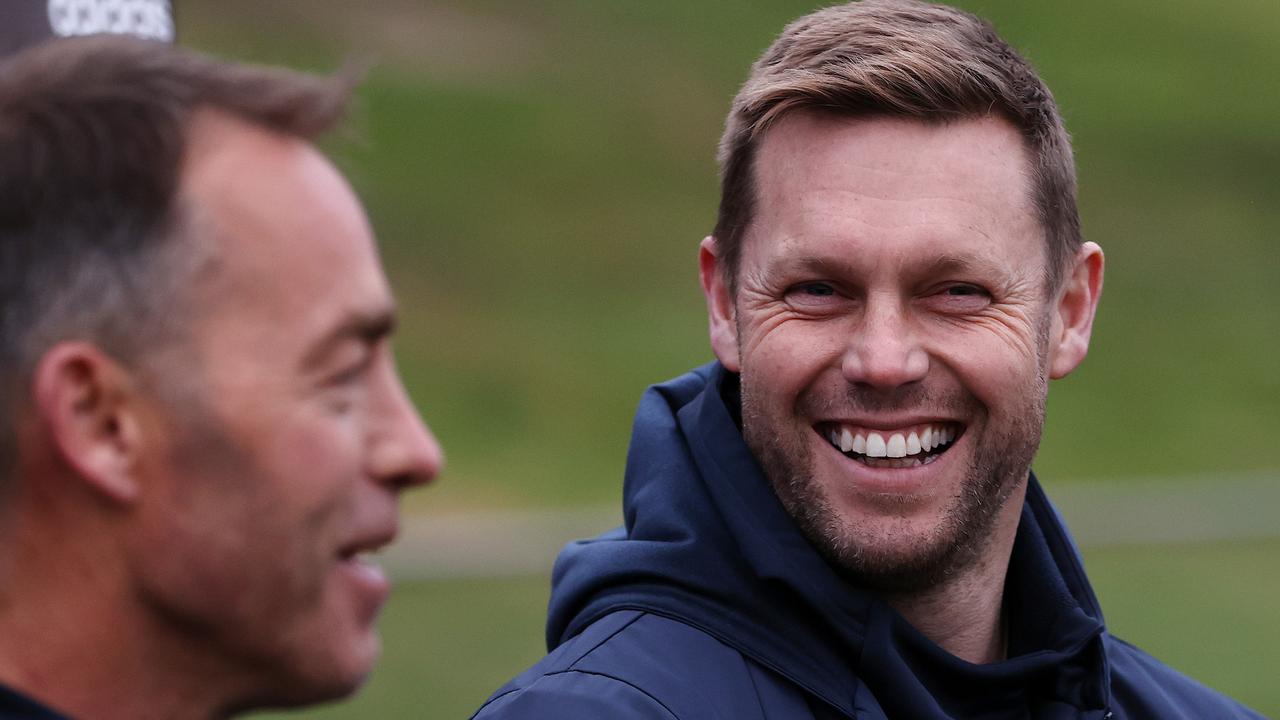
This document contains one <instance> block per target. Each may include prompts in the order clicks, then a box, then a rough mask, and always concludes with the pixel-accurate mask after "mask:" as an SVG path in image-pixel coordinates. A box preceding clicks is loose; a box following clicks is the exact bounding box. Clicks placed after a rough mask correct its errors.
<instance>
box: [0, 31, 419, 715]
mask: <svg viewBox="0 0 1280 720" xmlns="http://www.w3.org/2000/svg"><path fill="white" fill-rule="evenodd" d="M350 87H351V80H350V78H346V77H341V76H340V77H336V78H330V79H322V78H315V77H310V76H305V75H300V74H296V73H291V72H287V71H283V70H269V69H265V68H257V67H250V66H244V65H232V64H224V63H219V62H216V61H213V60H211V59H208V58H204V57H202V56H199V55H195V54H192V53H189V52H185V51H180V50H176V49H173V48H172V47H170V46H168V45H165V44H162V43H157V42H149V41H143V40H136V39H124V38H111V37H96V38H87V39H75V40H58V41H53V42H49V43H46V44H44V45H42V46H40V47H38V48H35V49H31V50H27V51H25V52H24V53H22V54H19V55H18V56H15V57H14V58H13V59H11V60H9V61H8V62H6V63H5V64H4V65H2V66H0V256H2V257H3V262H2V263H0V307H2V308H3V312H2V313H0V333H2V335H3V344H2V345H0V372H2V379H3V383H2V384H0V402H3V406H4V413H3V415H0V463H2V466H3V475H2V477H3V482H2V484H0V536H3V542H0V718H59V717H75V718H103V719H107V720H110V719H112V718H129V719H131V720H134V719H137V718H215V717H225V716H228V715H232V714H235V713H237V712H241V711H244V710H247V709H249V708H253V707H261V706H287V705H299V704H306V703H311V702H316V701H319V700H325V699H330V698H336V697H340V696H343V695H346V694H348V693H350V692H352V691H353V690H355V689H356V688H357V687H358V686H359V684H360V683H361V682H362V681H363V679H364V678H365V677H366V676H367V675H368V673H369V671H370V669H371V667H372V664H373V661H374V659H375V658H376V656H377V651H378V639H377V635H376V633H375V629H374V621H375V618H376V617H377V615H378V611H379V609H380V607H381V606H382V604H383V602H384V601H385V600H386V597H387V593H388V582H387V579H386V577H385V575H384V574H383V573H382V572H381V570H379V569H378V567H377V565H376V564H375V563H373V562H371V561H370V560H369V558H368V555H369V554H370V553H373V552H376V551H377V550H379V549H380V548H381V547H383V546H384V545H386V544H387V543H389V542H390V541H391V540H392V538H393V537H394V536H395V534H396V526H397V498H398V496H399V494H400V492H401V491H403V490H405V489H407V488H409V487H412V486H415V485H419V484H422V483H425V482H427V481H429V480H431V479H432V478H433V477H434V476H435V475H436V474H437V472H438V471H439V469H440V465H441V462H442V458H441V453H440V449H439V447H438V445H437V443H436V441H435V439H434V438H433V437H432V436H431V434H430V432H429V431H428V430H427V428H426V426H425V425H424V424H423V422H422V420H421V418H420V417H419V416H418V414H417V412H416V411H415V409H414V408H413V406H412V405H411V404H410V402H409V399H408V397H407V396H406V394H405V392H404V389H403V388H402V386H401V384H400V380H399V378H398V376H397V374H396V371H395V368H394V366H393V362H392V355H391V351H390V348H389V341H390V333H391V330H392V327H393V325H394V307H393V302H392V297H391V294H390V291H389V288H388V286H387V282H386V279H385V278H384V276H383V273H382V270H381V267H380V265H379V262H378V258H377V251H376V247H375V244H374V240H373V237H372V234H371V232H370V228H369V224H368V222H367V220H366V218H365V216H364V212H363V210H362V209H361V206H360V203H359V201H358V200H357V199H356V197H355V195H354V194H353V193H352V191H351V188H350V187H349V186H348V185H347V183H346V182H345V181H344V180H343V178H342V176H341V175H340V174H339V173H338V172H337V170H335V169H334V167H333V166H332V165H331V164H330V163H329V162H328V161H327V160H326V159H325V158H324V157H323V156H322V155H321V154H320V153H319V152H318V151H317V150H316V149H315V147H314V146H313V145H312V144H311V139H312V138H313V137H314V136H316V135H317V134H319V133H321V132H323V131H324V130H326V129H327V128H328V127H330V126H331V125H333V124H334V123H335V122H336V121H337V120H338V118H339V116H340V114H341V112H342V108H343V105H344V103H345V101H346V97H347V95H348V93H349V91H350Z"/></svg>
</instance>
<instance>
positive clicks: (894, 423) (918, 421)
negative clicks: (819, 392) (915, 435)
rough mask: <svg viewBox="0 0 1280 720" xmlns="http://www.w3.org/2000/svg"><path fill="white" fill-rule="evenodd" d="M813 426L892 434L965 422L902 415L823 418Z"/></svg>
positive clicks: (953, 418) (955, 419)
mask: <svg viewBox="0 0 1280 720" xmlns="http://www.w3.org/2000/svg"><path fill="white" fill-rule="evenodd" d="M813 424H814V427H818V426H823V425H840V426H847V427H856V428H860V429H863V430H871V431H875V432H892V431H894V430H901V429H902V428H906V427H912V426H914V425H940V424H952V425H959V426H961V427H964V425H965V422H964V421H963V420H960V419H958V418H955V417H949V416H946V415H902V416H896V417H883V416H881V417H844V418H822V419H819V420H817V421H815V422H814V423H813Z"/></svg>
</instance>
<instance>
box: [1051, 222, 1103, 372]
mask: <svg viewBox="0 0 1280 720" xmlns="http://www.w3.org/2000/svg"><path fill="white" fill-rule="evenodd" d="M1103 264H1104V263H1103V255H1102V248H1100V247H1098V244H1097V243H1092V242H1086V243H1084V244H1083V245H1082V246H1081V247H1080V251H1079V252H1078V253H1077V254H1076V258H1075V262H1074V264H1073V265H1072V267H1071V268H1070V270H1069V275H1068V276H1067V278H1066V279H1065V281H1064V284H1063V288H1062V290H1061V291H1060V296H1059V297H1058V299H1057V302H1056V304H1055V307H1054V317H1053V328H1052V331H1051V337H1050V348H1049V376H1050V377H1051V378H1053V379H1055V380H1056V379H1058V378H1063V377H1066V376H1067V375H1069V374H1070V373H1071V371H1073V370H1075V369H1076V368H1077V367H1078V366H1079V365H1080V363H1081V362H1083V361H1084V357H1085V355H1086V354H1087V353H1088V351H1089V338H1090V336H1091V335H1092V333H1093V318H1094V315H1095V314H1096V313H1097V310H1098V299H1099V297H1101V295H1102V271H1103Z"/></svg>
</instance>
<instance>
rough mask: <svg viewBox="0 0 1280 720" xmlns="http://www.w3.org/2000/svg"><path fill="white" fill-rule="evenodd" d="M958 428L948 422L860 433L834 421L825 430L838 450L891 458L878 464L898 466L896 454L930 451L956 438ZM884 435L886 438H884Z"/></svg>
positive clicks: (909, 464) (913, 454)
mask: <svg viewBox="0 0 1280 720" xmlns="http://www.w3.org/2000/svg"><path fill="white" fill-rule="evenodd" d="M956 433H957V428H955V427H953V426H950V425H937V426H934V425H925V426H924V427H922V428H921V429H919V430H913V431H911V432H907V433H901V432H896V433H892V434H890V433H879V432H871V433H867V434H866V435H863V434H862V433H855V432H854V431H853V430H851V429H850V428H848V427H842V426H840V425H835V424H833V425H832V426H830V427H829V428H828V429H827V430H826V432H825V433H824V434H825V436H826V438H827V440H828V441H830V442H831V444H832V445H834V446H835V447H837V448H839V449H840V451H841V452H845V453H849V452H852V453H856V454H858V455H865V456H867V457H871V458H893V459H894V460H892V461H891V460H885V461H884V462H883V463H880V464H879V466H880V467H898V465H895V464H894V462H896V460H897V459H898V458H914V456H916V455H919V454H920V453H922V452H925V453H927V452H931V451H933V450H937V449H939V448H941V447H942V446H943V445H946V444H948V443H950V442H952V441H954V440H955V438H956ZM886 436H888V439H887V440H886V439H885V438H886ZM931 460H932V456H931V457H928V458H923V461H924V462H929V461H931ZM919 461H920V459H919V458H916V459H914V460H903V461H902V462H904V463H906V464H904V465H902V466H901V467H911V466H912V463H913V462H917V463H918V462H919Z"/></svg>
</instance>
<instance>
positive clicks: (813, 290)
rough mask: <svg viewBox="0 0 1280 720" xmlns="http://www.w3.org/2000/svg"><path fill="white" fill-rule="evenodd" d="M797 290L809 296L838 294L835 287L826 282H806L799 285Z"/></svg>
mask: <svg viewBox="0 0 1280 720" xmlns="http://www.w3.org/2000/svg"><path fill="white" fill-rule="evenodd" d="M795 291H796V292H798V293H801V294H803V295H808V296H809V297H830V296H832V295H835V294H836V291H835V288H833V287H831V286H830V285H828V284H826V283H805V284H804V285H799V286H797V287H796V288H795Z"/></svg>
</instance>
